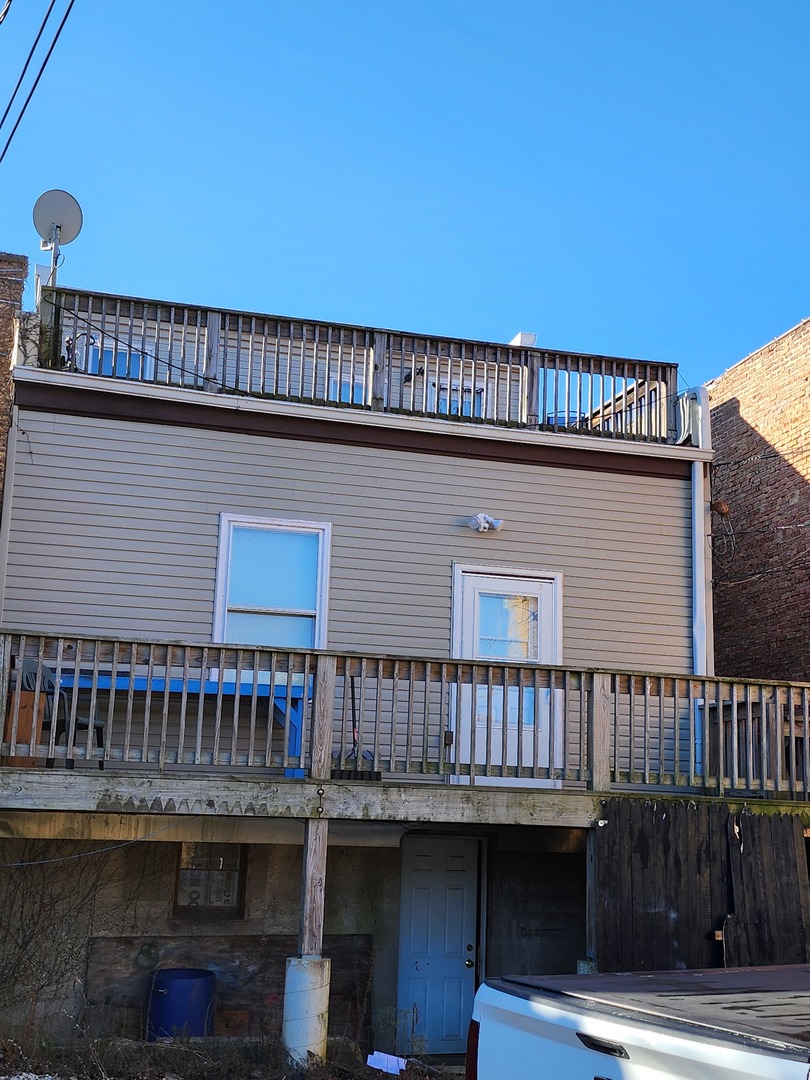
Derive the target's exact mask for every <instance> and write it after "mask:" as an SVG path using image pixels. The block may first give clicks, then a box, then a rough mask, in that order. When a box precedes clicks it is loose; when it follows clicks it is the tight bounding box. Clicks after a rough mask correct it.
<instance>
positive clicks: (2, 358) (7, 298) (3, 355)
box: [0, 251, 28, 491]
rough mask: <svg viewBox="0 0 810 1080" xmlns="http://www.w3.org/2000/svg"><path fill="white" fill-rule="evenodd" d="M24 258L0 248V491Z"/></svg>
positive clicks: (26, 269)
mask: <svg viewBox="0 0 810 1080" xmlns="http://www.w3.org/2000/svg"><path fill="white" fill-rule="evenodd" d="M27 276H28V259H26V258H25V257H24V256H23V255H9V254H8V253H7V252H4V251H0V491H2V488H3V480H4V477H5V471H6V443H7V441H8V426H9V421H10V418H11V350H12V348H13V345H14V321H15V319H16V317H17V316H18V315H19V313H20V309H21V307H22V297H23V288H24V286H25V279H26V277H27Z"/></svg>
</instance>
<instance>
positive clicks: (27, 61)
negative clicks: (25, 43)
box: [0, 0, 56, 130]
mask: <svg viewBox="0 0 810 1080" xmlns="http://www.w3.org/2000/svg"><path fill="white" fill-rule="evenodd" d="M55 3H56V0H51V3H50V6H49V8H48V10H47V11H46V13H45V18H44V19H43V20H42V24H41V26H40V28H39V33H38V34H37V36H36V39H35V40H34V44H33V45H32V46H31V49H30V51H29V53H28V56H27V57H26V59H25V63H24V64H23V69H22V71H21V72H20V77H19V79H17V85H16V86H15V87H14V90H13V92H12V95H11V97H10V99H9V103H8V105H6V111H5V112H4V113H3V117H2V119H0V130H2V128H3V124H5V122H6V120H7V118H8V114H9V113H10V112H11V107H12V105H13V104H14V99H15V98H16V96H17V92H18V91H19V89H20V87H21V86H22V82H23V79H24V78H25V75H26V72H27V71H28V65H29V64H30V63H31V60H32V59H33V56H34V53H35V52H36V51H37V45H39V39H40V38H41V37H42V34H43V32H44V30H45V24H46V23H47V21H48V19H49V18H50V17H51V12H52V11H53V8H54V4H55Z"/></svg>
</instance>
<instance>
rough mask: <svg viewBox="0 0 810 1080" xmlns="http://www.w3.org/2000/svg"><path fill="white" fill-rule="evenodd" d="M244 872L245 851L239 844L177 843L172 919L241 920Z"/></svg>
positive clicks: (245, 863)
mask: <svg viewBox="0 0 810 1080" xmlns="http://www.w3.org/2000/svg"><path fill="white" fill-rule="evenodd" d="M246 872H247V849H246V848H245V847H244V846H243V845H242V844H196V843H193V844H185V843H184V844H181V845H180V856H179V861H178V868H177V886H176V889H175V898H174V914H175V916H176V917H177V918H185V919H241V918H243V917H244V896H245V879H246Z"/></svg>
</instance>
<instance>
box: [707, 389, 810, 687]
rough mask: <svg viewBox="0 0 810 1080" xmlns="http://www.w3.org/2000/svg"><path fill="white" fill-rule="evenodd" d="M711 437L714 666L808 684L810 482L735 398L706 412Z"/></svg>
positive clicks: (801, 449) (723, 671) (799, 449)
mask: <svg viewBox="0 0 810 1080" xmlns="http://www.w3.org/2000/svg"><path fill="white" fill-rule="evenodd" d="M769 420H770V421H771V422H772V420H773V417H772V416H769ZM802 426H803V425H798V424H794V425H793V430H794V431H795V432H796V433H797V435H799V432H800V428H801V427H802ZM805 426H806V425H805ZM799 438H804V439H805V440H806V439H808V435H807V434H806V433H803V434H800V435H799ZM712 441H713V444H714V448H715V454H716V457H715V463H714V467H713V472H712V558H713V574H712V578H713V592H714V641H715V670H716V671H717V673H718V674H719V675H721V676H733V677H737V678H748V679H763V680H765V679H767V680H771V679H775V680H796V681H801V682H805V681H810V649H808V640H810V483H808V480H807V479H806V478H805V477H804V476H803V475H802V474H801V472H799V471H798V470H797V469H796V468H794V466H793V465H792V464H791V463H790V461H789V460H788V458H787V457H785V456H784V455H783V453H781V452H780V451H779V450H777V449H776V448H775V447H774V446H773V445H772V444H771V443H769V442H768V441H767V440H766V439H764V438H763V437H762V435H760V434H759V432H757V431H756V430H755V429H754V428H753V427H751V425H750V424H749V423H748V422H747V421H746V420H744V419H743V417H742V416H741V414H740V402H739V400H738V399H737V398H730V399H729V400H728V401H726V402H723V403H722V404H720V405H718V406H716V407H715V408H713V409H712ZM795 450H796V453H797V455H799V454H803V455H804V457H805V458H806V457H807V448H806V446H804V445H803V444H802V445H799V443H798V442H796V445H795Z"/></svg>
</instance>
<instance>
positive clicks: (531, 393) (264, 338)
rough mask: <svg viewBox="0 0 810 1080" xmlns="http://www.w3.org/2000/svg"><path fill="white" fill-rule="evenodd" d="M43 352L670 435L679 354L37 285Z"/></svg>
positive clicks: (318, 400) (332, 396)
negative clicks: (647, 358)
mask: <svg viewBox="0 0 810 1080" xmlns="http://www.w3.org/2000/svg"><path fill="white" fill-rule="evenodd" d="M40 311H41V315H42V331H41V341H40V350H39V361H38V362H39V363H40V364H42V365H43V366H47V367H59V368H63V369H66V370H70V371H75V372H77V373H84V374H92V375H100V376H104V377H107V378H110V379H117V380H124V381H126V380H129V381H136V382H146V383H154V384H157V385H166V386H178V387H185V388H189V389H197V390H208V391H215V392H220V393H233V394H247V395H256V396H260V397H267V398H273V399H278V400H282V401H294V402H302V403H310V404H325V405H331V406H341V407H344V408H348V409H370V410H377V411H383V412H391V413H407V414H414V415H419V416H425V417H431V418H437V419H451V420H466V421H469V422H470V423H475V422H478V423H481V424H506V425H510V426H514V427H521V428H528V429H535V430H544V431H560V432H568V433H571V434H574V435H576V434H587V435H603V436H609V437H618V438H632V439H640V440H642V441H646V442H673V441H675V439H676V431H675V425H676V399H677V367H676V365H673V364H658V363H646V362H643V361H638V360H626V359H620V358H616V357H604V356H589V355H582V354H573V353H562V352H554V351H547V350H542V349H535V348H526V347H522V346H512V345H498V344H491V343H486V342H472V341H462V340H458V339H450V338H428V337H417V336H412V335H411V336H409V335H406V334H400V333H393V332H390V331H386V330H373V329H369V328H367V327H357V326H346V325H339V324H331V323H320V322H303V321H300V320H295V319H283V318H277V317H275V316H267V315H252V314H247V313H244V312H232V311H214V310H210V309H203V308H194V307H188V306H184V305H174V304H164V303H158V302H155V301H147V300H138V299H131V298H126V297H119V296H107V295H100V294H91V293H87V292H76V291H71V290H66V289H61V288H58V289H50V290H44V291H43V296H42V301H41V305H40Z"/></svg>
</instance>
